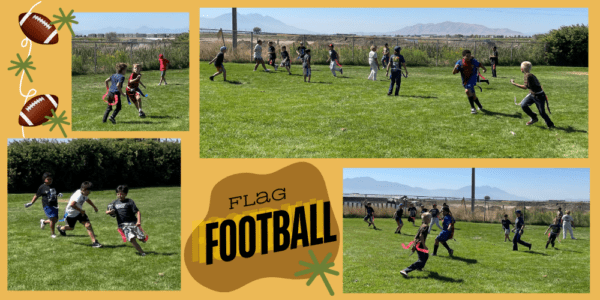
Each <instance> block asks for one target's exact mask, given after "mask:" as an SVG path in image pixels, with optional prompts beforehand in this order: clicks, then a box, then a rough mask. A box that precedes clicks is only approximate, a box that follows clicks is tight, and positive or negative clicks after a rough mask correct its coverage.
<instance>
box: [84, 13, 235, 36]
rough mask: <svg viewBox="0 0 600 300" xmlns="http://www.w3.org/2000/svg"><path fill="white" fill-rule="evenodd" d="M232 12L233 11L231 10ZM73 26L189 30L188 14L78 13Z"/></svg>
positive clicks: (85, 28) (88, 28) (91, 28)
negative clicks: (76, 22) (75, 23)
mask: <svg viewBox="0 0 600 300" xmlns="http://www.w3.org/2000/svg"><path fill="white" fill-rule="evenodd" d="M230 10H231V9H230ZM74 15H75V20H76V21H78V22H79V24H77V25H73V29H74V30H75V31H77V30H94V29H101V28H106V27H123V28H132V29H136V28H139V27H143V26H146V27H150V28H168V29H179V28H189V27H190V18H189V14H188V13H82V12H76V13H75V14H74Z"/></svg>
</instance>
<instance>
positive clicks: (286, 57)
mask: <svg viewBox="0 0 600 300" xmlns="http://www.w3.org/2000/svg"><path fill="white" fill-rule="evenodd" d="M281 59H282V61H281V64H280V65H279V66H281V67H285V69H286V70H287V71H288V74H289V75H292V72H291V71H290V67H291V63H290V54H289V53H288V52H287V48H286V47H285V46H282V47H281Z"/></svg>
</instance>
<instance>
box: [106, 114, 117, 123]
mask: <svg viewBox="0 0 600 300" xmlns="http://www.w3.org/2000/svg"><path fill="white" fill-rule="evenodd" d="M108 120H109V121H110V122H111V123H113V124H117V120H115V118H113V117H112V116H110V118H108Z"/></svg>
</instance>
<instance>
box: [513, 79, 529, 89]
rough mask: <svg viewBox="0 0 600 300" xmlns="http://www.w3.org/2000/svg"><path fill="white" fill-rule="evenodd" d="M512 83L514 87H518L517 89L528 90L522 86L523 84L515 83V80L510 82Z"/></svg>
mask: <svg viewBox="0 0 600 300" xmlns="http://www.w3.org/2000/svg"><path fill="white" fill-rule="evenodd" d="M510 83H511V84H512V85H514V86H516V87H518V88H520V89H524V90H526V89H527V87H526V86H525V85H522V84H518V83H515V80H514V79H511V80H510Z"/></svg>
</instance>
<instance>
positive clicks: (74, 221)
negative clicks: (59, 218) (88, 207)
mask: <svg viewBox="0 0 600 300" xmlns="http://www.w3.org/2000/svg"><path fill="white" fill-rule="evenodd" d="M65 221H66V222H67V225H69V227H71V228H75V224H77V221H79V223H81V224H85V223H86V222H89V221H90V219H88V216H87V215H82V214H81V213H80V214H78V215H77V216H75V217H68V216H67V219H66V220H65Z"/></svg>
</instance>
